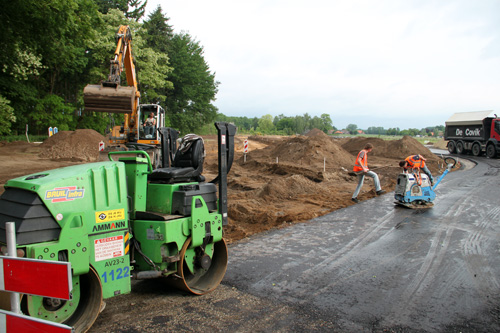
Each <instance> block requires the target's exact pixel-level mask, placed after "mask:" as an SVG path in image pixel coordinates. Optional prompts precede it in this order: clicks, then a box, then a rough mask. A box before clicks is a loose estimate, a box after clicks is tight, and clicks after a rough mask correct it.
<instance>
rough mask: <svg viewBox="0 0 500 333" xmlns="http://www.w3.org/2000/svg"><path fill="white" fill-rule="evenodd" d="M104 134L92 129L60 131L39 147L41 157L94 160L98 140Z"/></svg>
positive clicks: (100, 139)
mask: <svg viewBox="0 0 500 333" xmlns="http://www.w3.org/2000/svg"><path fill="white" fill-rule="evenodd" d="M101 141H105V138H104V136H102V135H101V134H99V133H98V132H96V131H94V130H92V129H78V130H76V131H60V132H58V133H56V134H54V135H53V136H51V137H50V138H48V139H47V140H45V141H44V142H43V143H42V144H41V146H40V148H41V152H40V154H39V155H38V156H39V157H41V158H48V159H52V160H71V161H82V162H95V161H98V160H99V142H101Z"/></svg>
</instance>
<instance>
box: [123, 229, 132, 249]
mask: <svg viewBox="0 0 500 333" xmlns="http://www.w3.org/2000/svg"><path fill="white" fill-rule="evenodd" d="M123 242H124V243H125V255H127V254H128V251H129V249H130V234H129V233H128V232H126V233H125V237H123Z"/></svg>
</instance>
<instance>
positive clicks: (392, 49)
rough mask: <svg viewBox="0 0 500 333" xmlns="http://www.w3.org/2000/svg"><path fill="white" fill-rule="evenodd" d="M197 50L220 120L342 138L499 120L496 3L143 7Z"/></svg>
mask: <svg viewBox="0 0 500 333" xmlns="http://www.w3.org/2000/svg"><path fill="white" fill-rule="evenodd" d="M159 4H160V5H161V8H162V10H163V13H164V14H165V15H166V16H167V17H169V18H170V20H169V23H170V25H172V26H173V28H174V31H175V32H181V31H184V32H188V33H189V34H190V35H191V36H193V37H194V38H195V39H196V40H197V41H199V42H200V45H202V46H203V48H204V50H205V60H206V61H207V63H208V64H209V66H210V68H211V70H212V71H213V72H215V74H216V79H217V80H218V81H220V86H219V93H218V94H217V100H216V101H215V103H214V104H215V105H216V106H217V107H218V108H219V112H221V113H223V114H225V115H227V116H247V117H261V116H263V115H266V114H270V115H272V116H273V117H274V116H277V115H280V114H284V115H285V116H296V115H303V114H304V113H308V114H309V115H311V116H321V114H323V113H327V114H329V115H330V117H331V119H332V121H333V125H334V126H336V127H337V128H345V127H346V126H347V125H348V124H356V125H358V127H359V128H362V129H366V128H368V127H369V126H382V127H385V128H391V127H399V128H400V129H405V128H423V127H427V126H435V125H444V122H445V121H446V120H447V119H448V118H449V117H450V116H451V115H452V114H453V113H455V112H465V111H480V110H494V111H495V112H497V113H499V111H500V19H499V17H500V16H499V13H500V0H455V1H452V0H439V1H437V0H436V1H434V0H399V1H398V0H252V1H242V0H213V1H208V0H167V1H165V0H148V6H147V12H148V13H149V12H151V11H153V10H154V9H155V8H156V7H157V6H158V5H159Z"/></svg>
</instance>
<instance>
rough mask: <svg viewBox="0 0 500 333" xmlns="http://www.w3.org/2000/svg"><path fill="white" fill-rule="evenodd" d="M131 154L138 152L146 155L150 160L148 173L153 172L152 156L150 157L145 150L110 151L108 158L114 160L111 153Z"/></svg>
mask: <svg viewBox="0 0 500 333" xmlns="http://www.w3.org/2000/svg"><path fill="white" fill-rule="evenodd" d="M130 154H137V155H143V156H144V157H146V159H147V160H148V172H147V174H148V175H149V174H150V173H152V172H153V165H152V164H151V158H150V157H149V155H148V153H147V152H145V151H144V150H129V151H110V152H109V153H108V158H109V160H110V161H114V160H113V158H112V157H111V155H130Z"/></svg>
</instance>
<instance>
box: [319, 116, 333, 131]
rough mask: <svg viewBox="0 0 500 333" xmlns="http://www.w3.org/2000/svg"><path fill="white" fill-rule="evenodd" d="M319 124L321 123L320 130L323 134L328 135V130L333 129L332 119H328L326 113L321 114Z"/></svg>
mask: <svg viewBox="0 0 500 333" xmlns="http://www.w3.org/2000/svg"><path fill="white" fill-rule="evenodd" d="M321 122H322V125H323V126H322V128H321V130H322V131H323V132H325V133H328V131H329V130H331V129H334V128H333V122H332V118H330V115H329V114H327V113H323V114H322V115H321Z"/></svg>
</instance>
